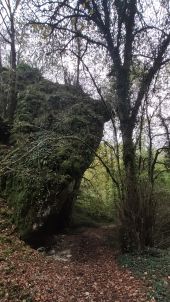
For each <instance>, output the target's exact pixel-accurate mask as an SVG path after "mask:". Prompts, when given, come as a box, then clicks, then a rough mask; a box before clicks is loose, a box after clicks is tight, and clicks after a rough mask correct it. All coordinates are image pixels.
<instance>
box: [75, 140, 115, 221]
mask: <svg viewBox="0 0 170 302" xmlns="http://www.w3.org/2000/svg"><path fill="white" fill-rule="evenodd" d="M97 153H98V154H99V155H100V157H101V158H102V160H103V161H104V162H105V164H107V166H108V168H110V170H112V169H113V165H114V160H113V156H112V155H113V154H112V151H111V150H110V148H109V147H107V146H105V145H104V144H103V143H101V144H100V147H99V149H98V151H97ZM117 201H118V196H117V190H116V188H115V186H114V184H113V182H112V179H111V177H110V176H109V175H108V173H107V171H106V168H105V167H104V166H103V164H102V162H101V161H100V160H99V158H98V157H95V159H94V161H93V163H92V165H91V166H90V167H89V169H88V170H87V171H86V172H85V174H84V177H83V179H82V182H81V186H80V191H79V194H78V198H77V201H76V204H75V209H74V213H73V216H76V217H77V216H78V217H79V213H81V212H83V211H84V213H85V214H86V217H91V219H95V221H98V222H100V221H103V222H105V221H106V222H107V221H110V222H113V221H114V220H115V215H116V204H117ZM80 216H81V215H80Z"/></svg>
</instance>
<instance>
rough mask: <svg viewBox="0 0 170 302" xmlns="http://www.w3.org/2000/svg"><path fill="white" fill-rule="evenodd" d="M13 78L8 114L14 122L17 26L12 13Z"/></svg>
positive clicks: (11, 62)
mask: <svg viewBox="0 0 170 302" xmlns="http://www.w3.org/2000/svg"><path fill="white" fill-rule="evenodd" d="M10 65H11V78H10V103H9V107H8V108H9V110H8V116H9V120H10V121H11V122H13V119H14V114H15V110H16V107H17V94H16V48H15V27H14V16H13V15H11V57H10Z"/></svg>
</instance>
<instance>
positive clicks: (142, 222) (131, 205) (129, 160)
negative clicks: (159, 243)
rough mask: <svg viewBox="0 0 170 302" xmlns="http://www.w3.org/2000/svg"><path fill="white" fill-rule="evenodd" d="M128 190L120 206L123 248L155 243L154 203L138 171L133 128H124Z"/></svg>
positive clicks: (124, 155) (124, 156) (124, 152)
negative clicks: (140, 179) (139, 178)
mask: <svg viewBox="0 0 170 302" xmlns="http://www.w3.org/2000/svg"><path fill="white" fill-rule="evenodd" d="M122 137H123V162H124V167H125V194H124V196H125V197H124V200H123V201H122V207H121V210H120V220H121V224H122V227H121V241H122V248H123V250H138V251H140V250H143V249H144V248H145V247H146V246H151V245H152V244H153V226H154V217H155V207H154V203H153V199H152V196H151V191H150V188H149V187H148V188H146V187H143V186H142V185H141V183H140V182H139V180H138V177H137V173H136V159H135V147H134V144H133V131H132V129H131V128H130V127H128V126H127V127H126V128H123V129H122Z"/></svg>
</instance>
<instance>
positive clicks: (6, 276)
mask: <svg viewBox="0 0 170 302" xmlns="http://www.w3.org/2000/svg"><path fill="white" fill-rule="evenodd" d="M113 228H114V226H113V227H112V226H110V227H106V226H104V227H99V228H84V229H81V230H79V231H78V232H76V233H75V232H74V233H72V234H63V235H58V236H55V238H53V240H54V241H53V245H52V247H50V248H49V249H48V248H47V249H46V251H45V252H43V248H39V251H40V250H41V251H42V252H41V253H40V252H38V251H37V250H33V249H31V248H30V247H29V246H27V245H25V244H24V243H23V242H21V241H20V240H19V239H18V238H17V237H16V235H15V234H13V235H10V231H9V230H8V228H6V229H5V230H3V236H4V240H1V242H0V268H1V272H0V285H1V290H0V301H1V302H16V301H20V302H32V301H41V302H71V301H72V302H84V301H89V302H141V301H145V302H146V301H151V300H147V297H146V296H147V295H146V292H147V289H146V286H145V285H144V283H143V282H142V281H141V280H139V279H137V278H136V277H135V276H134V275H133V274H132V273H131V272H130V271H128V270H127V269H124V268H121V267H120V266H119V265H118V263H117V261H116V254H117V251H116V250H114V249H113V248H112V247H111V246H110V245H109V244H108V238H109V236H111V234H112V232H113ZM47 255H48V256H47ZM154 301H155V300H154Z"/></svg>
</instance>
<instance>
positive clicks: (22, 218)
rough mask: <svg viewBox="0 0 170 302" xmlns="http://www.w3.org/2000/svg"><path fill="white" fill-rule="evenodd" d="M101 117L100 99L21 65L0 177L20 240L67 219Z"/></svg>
mask: <svg viewBox="0 0 170 302" xmlns="http://www.w3.org/2000/svg"><path fill="white" fill-rule="evenodd" d="M106 120H107V114H106V112H105V110H104V107H103V105H102V103H100V102H99V101H96V100H93V99H91V98H90V97H89V96H88V95H87V94H85V93H84V92H83V91H82V90H81V89H80V88H75V87H73V86H66V85H59V84H54V83H52V82H50V81H48V80H45V79H44V78H43V77H41V75H40V74H39V73H36V71H35V70H34V69H33V70H32V69H31V68H29V67H26V66H22V68H20V69H18V106H17V112H16V116H15V122H14V126H13V129H12V131H11V135H10V140H9V145H8V148H6V149H7V151H6V152H5V155H4V153H3V156H1V165H0V170H1V171H0V175H1V195H3V196H4V195H5V196H6V198H7V200H8V202H9V204H10V205H11V207H12V209H13V219H14V222H15V224H16V225H17V227H18V230H19V232H20V234H21V236H22V238H24V239H26V240H30V239H32V238H34V237H35V236H36V235H37V234H39V232H40V231H41V232H45V231H54V230H56V229H57V228H61V227H63V226H65V225H66V224H67V223H68V221H69V218H70V213H71V209H72V206H73V203H74V200H75V198H76V196H77V192H78V189H79V184H80V181H81V178H82V176H83V174H84V172H85V170H86V169H87V168H88V167H89V165H90V164H91V162H92V160H93V158H94V151H95V150H96V149H97V147H98V146H99V143H100V141H101V138H102V134H103V125H104V122H105V121H106ZM1 149H3V150H4V146H2V145H1ZM0 154H1V153H0Z"/></svg>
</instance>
